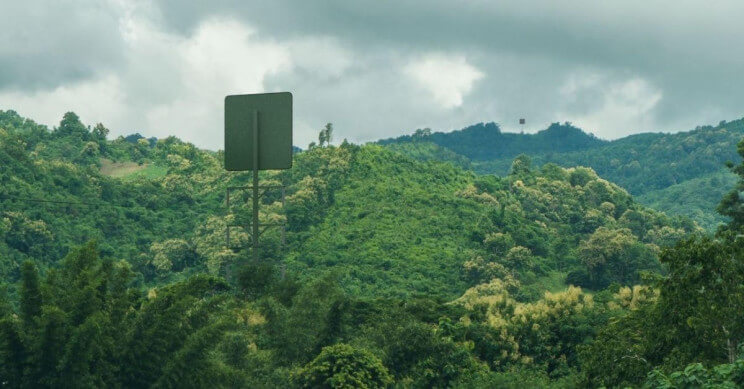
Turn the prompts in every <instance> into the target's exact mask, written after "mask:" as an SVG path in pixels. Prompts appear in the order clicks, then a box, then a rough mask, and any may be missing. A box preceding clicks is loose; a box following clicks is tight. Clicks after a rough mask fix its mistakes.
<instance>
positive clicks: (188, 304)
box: [0, 111, 744, 388]
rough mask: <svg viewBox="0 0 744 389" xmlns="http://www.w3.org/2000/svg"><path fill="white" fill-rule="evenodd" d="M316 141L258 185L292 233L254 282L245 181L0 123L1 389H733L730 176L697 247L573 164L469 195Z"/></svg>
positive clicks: (169, 144)
mask: <svg viewBox="0 0 744 389" xmlns="http://www.w3.org/2000/svg"><path fill="white" fill-rule="evenodd" d="M487 127H488V126H483V128H484V131H486V130H487V131H492V130H493V129H491V128H487ZM327 128H330V127H327ZM551 128H553V127H551ZM556 128H559V129H558V130H555V129H554V128H553V130H549V131H561V132H560V133H561V134H564V133H565V134H569V135H570V136H571V137H577V138H578V139H584V140H583V141H581V142H579V143H577V144H575V145H573V146H572V145H571V142H566V144H565V147H564V146H561V147H564V148H563V149H562V152H565V153H566V154H565V155H571V154H570V153H573V152H576V153H578V152H577V151H576V150H584V151H582V152H587V150H590V151H591V150H599V148H604V147H609V146H608V143H609V145H610V146H611V145H613V144H614V143H615V142H604V141H601V140H598V139H596V138H593V137H591V136H588V137H583V136H582V135H581V134H579V132H580V131H579V132H576V131H574V130H572V129H570V128H568V127H567V126H558V127H556ZM737 128H738V127H737ZM705 130H706V131H708V130H709V129H705ZM324 131H325V132H324ZM324 131H321V134H320V142H319V144H317V145H312V146H311V147H309V148H308V149H307V150H304V151H299V152H297V153H296V154H295V160H294V167H293V168H292V169H290V170H286V171H281V172H265V174H264V173H262V177H261V179H262V181H263V182H264V183H272V184H277V185H278V184H282V185H284V186H285V187H286V203H285V205H284V206H282V202H281V195H280V193H274V192H267V193H266V194H265V195H264V196H263V197H262V200H261V201H262V214H261V219H262V220H264V221H266V222H276V223H280V222H281V223H285V225H286V232H285V234H282V233H281V231H280V230H278V229H273V230H269V231H267V232H266V234H265V235H263V236H262V246H261V247H260V252H261V257H262V259H261V260H260V261H259V262H253V261H252V260H251V259H250V258H251V256H250V255H249V254H250V251H249V250H248V249H247V248H246V246H247V240H248V239H247V234H246V233H245V232H244V231H242V230H241V228H240V227H237V228H236V227H232V228H231V245H230V246H228V245H227V242H226V238H225V232H226V228H228V227H227V226H228V225H245V223H246V220H247V218H248V217H249V215H250V214H249V210H248V208H247V203H248V201H247V200H248V198H247V197H246V196H247V195H248V194H247V193H240V192H235V193H234V194H233V195H234V198H235V200H232V201H233V206H232V207H231V208H230V209H229V210H228V209H227V207H226V205H225V191H226V189H227V188H228V187H237V186H242V185H245V184H246V183H248V182H249V175H247V174H244V173H235V172H227V171H225V170H224V168H223V154H222V152H211V151H205V150H200V149H198V148H196V147H195V146H194V145H192V144H189V143H185V142H182V141H180V140H179V139H177V138H175V137H169V138H165V139H146V138H143V137H141V136H136V135H135V136H129V137H119V138H117V139H113V140H109V139H107V136H108V130H107V129H106V128H105V127H104V126H103V125H102V124H97V125H95V126H93V127H89V126H86V125H84V124H83V123H82V122H81V120H80V118H78V117H77V115H75V114H74V113H71V112H70V113H67V114H65V115H64V117H63V118H62V120H61V122H60V123H59V125H58V126H56V127H54V128H53V129H51V130H50V129H48V128H46V127H45V126H41V125H38V124H36V123H34V122H33V121H31V120H29V119H25V118H23V117H21V116H19V115H18V114H17V113H15V112H13V111H4V112H3V111H0V166H2V170H0V182H2V186H0V277H1V278H0V280H2V281H3V285H2V287H0V382H2V384H3V386H7V387H205V386H209V387H307V388H315V387H334V388H342V387H370V388H374V387H392V386H395V387H422V388H423V387H426V388H429V387H464V388H472V387H484V388H488V387H525V386H526V387H599V386H607V387H624V386H644V385H645V386H649V387H696V386H704V385H709V386H714V385H718V386H720V387H736V386H740V385H744V354H742V351H744V350H743V349H742V345H743V344H744V323H742V322H741V320H739V319H740V316H741V315H740V312H742V310H744V289H742V285H744V262H743V261H742V249H744V246H742V242H743V241H742V239H740V236H741V233H742V232H744V231H743V229H744V211H743V210H744V204H742V201H744V199H742V198H740V196H739V193H740V191H741V190H744V164H740V165H737V166H734V167H733V169H732V170H733V172H734V174H736V175H737V177H738V179H737V180H736V181H735V182H733V183H732V181H731V180H727V179H726V178H725V177H723V178H721V180H722V181H723V182H721V185H728V186H729V188H728V190H727V191H726V192H725V194H724V195H723V197H722V199H720V200H721V201H720V205H719V206H718V210H719V211H720V213H721V215H723V216H725V217H727V218H729V219H728V220H730V222H728V223H727V224H726V225H725V226H722V227H721V228H720V229H719V230H718V232H717V233H716V235H715V236H711V235H709V233H706V232H705V231H704V230H703V229H702V228H700V227H699V226H698V225H697V224H696V223H694V222H693V221H691V220H690V219H688V218H681V217H670V216H667V215H665V214H664V213H661V212H658V211H655V210H652V209H650V208H647V207H646V206H644V205H641V204H639V203H637V202H636V201H635V200H634V198H633V196H631V194H629V193H628V192H627V191H626V190H625V189H623V188H622V186H618V185H615V184H614V183H612V182H610V181H607V180H606V179H605V178H607V175H606V174H604V175H603V174H599V175H598V174H597V173H596V172H595V170H594V169H592V168H591V167H582V166H580V165H582V164H581V163H577V164H575V165H573V166H559V165H558V164H555V163H550V161H549V160H544V159H541V157H540V156H536V157H533V158H530V157H528V156H526V155H512V156H510V157H509V158H510V162H509V167H508V172H506V173H505V174H503V175H499V176H496V175H483V174H476V173H475V172H473V171H471V170H469V169H470V168H473V167H474V166H476V167H477V166H478V163H480V161H478V160H477V159H476V158H472V156H467V155H464V154H462V153H461V152H460V151H461V150H460V151H458V150H457V149H455V148H451V147H448V146H446V145H444V146H442V145H440V144H438V143H437V142H433V143H432V142H425V141H420V140H418V139H416V140H414V141H411V142H393V143H396V144H391V145H387V146H381V145H376V144H368V145H362V146H360V145H354V144H350V143H348V142H346V141H344V142H342V143H340V144H339V145H330V144H329V143H330V142H329V140H330V138H331V137H330V134H329V133H328V130H327V129H326V130H324ZM546 131H548V130H546ZM700 131H703V130H700ZM716 131H719V132H723V133H724V134H722V135H721V134H719V135H720V136H721V137H722V138H721V139H724V138H725V139H728V138H727V137H728V136H729V135H727V134H728V133H729V132H726V131H725V130H723V129H719V130H716ZM730 132H733V130H731V131H730ZM553 134H555V132H554V133H553ZM582 134H583V133H582ZM704 134H705V133H704V132H701V134H699V135H700V137H701V139H702V138H705V136H706V135H704ZM548 135H550V133H549V134H548ZM548 135H544V134H543V135H540V137H542V138H540V137H537V136H536V137H535V139H537V141H540V139H543V138H546V139H548V138H550V136H548ZM688 135H689V134H688ZM415 136H416V137H417V138H426V137H429V136H431V137H433V136H434V134H428V133H427V132H425V131H422V132H420V133H418V134H415ZM690 136H691V135H690ZM740 138H741V137H740ZM680 139H685V138H680ZM725 142H728V140H726V141H724V140H720V141H718V142H717V143H715V144H718V143H721V145H720V147H724V145H723V143H725ZM414 143H417V144H414ZM419 143H421V144H423V143H426V144H427V145H426V146H424V147H420V145H419ZM652 144H654V143H652ZM670 147H671V146H670ZM675 147H676V146H675ZM518 151H519V152H520V153H521V152H522V151H524V150H518ZM597 152H598V153H599V151H597ZM641 152H642V151H640V150H639V153H641ZM416 153H418V154H416ZM618 153H620V151H618ZM739 153H740V155H741V156H742V157H744V143H743V144H742V146H741V147H740V148H739ZM691 154H695V153H691ZM460 155H464V157H461V156H460ZM695 155H699V156H702V155H705V154H704V153H702V152H701V153H700V154H695ZM718 157H719V156H718V155H716V158H718ZM566 158H568V157H566ZM623 158H626V157H623ZM627 158H631V157H627ZM636 158H640V157H636ZM690 158H691V159H690V161H689V163H690V164H693V163H694V160H693V159H694V158H693V157H690ZM730 159H731V160H735V159H734V157H732V158H730ZM443 160H444V161H443ZM624 160H625V159H623V161H624ZM738 160H741V157H738ZM448 161H454V162H455V163H451V162H448ZM565 161H570V160H569V159H566V160H565ZM565 161H561V160H556V162H561V163H564V162H565ZM708 162H710V161H706V162H705V163H706V164H707V163H708ZM680 163H683V159H680ZM685 163H688V162H685ZM712 163H715V161H713V162H712ZM723 167H724V166H723V162H721V163H719V164H718V165H717V166H716V168H715V170H712V172H713V173H716V174H719V175H722V173H720V171H721V169H722V168H723ZM706 169H707V168H706ZM476 170H477V168H476ZM597 170H599V169H597ZM674 174H676V173H674ZM695 177H697V176H695ZM649 179H652V176H649ZM628 182H632V181H628ZM701 185H702V184H701ZM630 186H632V185H630ZM731 186H733V188H731ZM648 188H649V190H648V193H652V192H651V189H650V188H654V189H659V187H657V186H655V185H652V184H649V185H648ZM654 201H662V200H658V199H656V200H654ZM283 235H284V236H283ZM282 242H283V243H282Z"/></svg>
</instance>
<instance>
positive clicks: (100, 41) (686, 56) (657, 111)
mask: <svg viewBox="0 0 744 389" xmlns="http://www.w3.org/2000/svg"><path fill="white" fill-rule="evenodd" d="M0 14H3V15H11V17H9V18H7V19H6V20H5V21H4V23H5V25H4V28H3V31H2V32H1V33H0V109H15V110H17V111H19V112H20V113H21V114H23V115H26V116H29V117H31V118H34V119H36V120H37V121H40V122H42V123H45V124H49V125H54V124H55V123H57V122H58V121H59V118H61V116H62V114H63V113H64V112H65V111H67V110H74V111H76V112H77V113H78V114H80V115H81V117H82V118H83V120H84V121H86V122H88V123H95V122H99V121H100V122H103V123H104V124H105V125H107V126H108V127H110V128H111V129H112V133H113V134H115V135H119V134H127V133H132V132H140V133H142V134H143V135H146V136H158V137H162V136H167V135H170V134H175V135H177V136H179V137H182V138H184V139H186V140H189V141H192V142H194V143H196V144H198V145H199V146H202V147H206V148H211V149H218V148H222V142H223V140H222V101H223V100H222V99H223V97H224V96H225V95H227V94H234V93H258V92H264V91H280V90H289V91H292V92H293V93H294V95H295V128H296V130H295V132H296V133H295V139H296V142H297V144H298V145H299V146H305V145H306V144H307V143H308V142H310V141H311V140H313V139H314V138H315V137H316V135H317V130H318V129H319V128H321V127H322V126H323V125H324V124H325V123H326V122H333V123H334V124H335V128H336V134H337V136H336V137H337V138H338V139H342V138H348V139H349V140H351V141H356V142H362V141H368V140H375V139H378V138H382V137H389V136H395V135H398V134H402V133H408V132H411V131H412V130H414V129H416V128H421V127H431V128H433V129H436V130H451V129H456V128H459V127H462V126H465V125H468V124H471V123H474V122H480V121H496V122H499V123H501V124H502V126H503V127H504V128H505V129H506V130H517V124H516V123H517V120H518V118H520V117H525V118H527V123H528V125H527V129H528V130H529V131H536V130H539V129H541V128H544V127H546V126H547V124H549V123H550V122H554V121H571V122H573V123H574V124H577V125H579V126H582V127H584V128H585V129H586V130H587V131H590V132H594V133H595V134H597V135H598V136H600V137H604V138H616V137H620V136H624V135H627V134H630V133H635V132H641V131H676V130H685V129H689V128H692V127H694V126H695V125H697V124H705V123H717V122H718V121H719V120H722V119H733V118H738V117H741V116H742V115H743V114H744V107H743V106H742V105H741V103H740V102H741V101H744V78H743V77H741V74H740V73H741V71H742V69H744V52H742V51H741V50H738V49H737V46H738V43H739V42H742V41H744V29H742V28H740V17H741V15H744V3H742V2H739V1H718V2H715V3H710V4H707V5H705V6H702V5H700V3H698V2H692V1H687V0H682V1H675V2H674V3H673V4H663V3H662V2H651V3H649V2H641V1H635V0H632V1H626V2H617V3H608V2H596V1H589V0H579V1H568V2H552V1H547V0H546V1H534V2H531V3H530V4H529V6H528V5H526V4H525V3H524V2H511V1H508V2H498V4H496V3H495V2H487V1H485V0H473V1H469V2H448V1H443V0H432V1H427V2H423V1H411V0H401V1H398V2H380V1H371V0H370V1H359V2H348V1H343V0H327V1H323V2H298V1H289V0H255V1H251V2H244V1H238V0H216V1H213V2H197V1H181V0H179V1H175V0H160V1H155V2H151V1H138V0H133V1H126V0H107V1H94V0H79V1H51V0H48V1H42V0H31V1H26V2H23V3H20V2H3V3H2V4H0Z"/></svg>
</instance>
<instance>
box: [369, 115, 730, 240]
mask: <svg viewBox="0 0 744 389" xmlns="http://www.w3.org/2000/svg"><path fill="white" fill-rule="evenodd" d="M418 134H419V136H404V137H399V138H396V139H388V140H384V141H381V143H383V144H386V145H388V146H389V147H394V148H396V149H397V150H399V151H401V152H403V153H405V154H406V155H410V156H412V157H414V158H421V159H437V158H438V159H439V160H449V161H457V160H462V159H468V160H470V166H471V168H472V169H473V170H474V171H475V172H477V173H479V174H497V175H500V176H503V175H506V174H508V173H509V169H510V167H511V162H512V159H513V158H514V157H515V156H516V155H517V154H520V153H521V154H526V155H529V156H530V157H531V158H532V160H533V164H535V165H538V166H539V165H542V164H545V163H549V162H552V163H556V164H558V165H560V166H564V167H572V166H587V167H591V168H592V169H594V170H595V171H596V172H597V174H599V176H600V177H602V178H605V179H607V180H609V181H611V182H614V183H617V184H618V185H619V186H621V187H623V188H625V189H627V190H628V191H629V192H630V193H631V194H632V195H634V196H640V197H639V201H641V202H644V203H645V204H647V205H659V206H660V208H656V209H658V210H661V211H667V210H670V211H672V212H671V214H675V215H684V216H687V217H690V218H692V219H693V220H695V221H697V222H698V223H699V224H700V225H703V226H705V227H706V228H713V227H714V226H715V225H717V224H718V222H719V221H721V219H720V217H718V216H717V215H716V212H715V204H716V203H717V201H718V200H717V199H720V195H721V193H723V192H724V191H726V190H727V189H728V188H730V185H731V180H712V181H707V182H709V183H710V184H711V185H701V184H699V182H698V181H693V182H691V183H686V181H688V180H695V179H704V177H709V176H711V175H715V174H716V173H717V172H719V171H720V170H721V169H722V168H723V167H724V165H725V164H726V162H728V161H734V160H736V159H737V154H736V144H737V143H738V142H739V140H740V139H741V138H742V137H744V119H741V120H735V121H732V122H725V121H724V122H721V123H720V124H719V125H718V126H716V127H712V126H703V127H699V128H697V129H695V130H693V131H688V132H679V133H674V134H662V133H648V134H637V135H631V136H628V137H625V138H621V139H617V140H613V141H609V142H608V141H601V140H598V139H596V138H593V137H592V136H591V135H587V134H585V133H583V132H582V131H581V130H579V129H577V128H575V127H572V126H570V125H568V124H564V125H558V124H557V123H556V124H553V125H551V126H550V127H549V128H548V129H546V130H543V131H540V132H538V133H537V134H508V133H502V132H500V131H499V129H498V126H497V125H495V124H493V123H490V124H488V125H483V124H479V125H475V126H472V127H468V128H465V129H463V130H460V131H453V132H450V133H446V134H444V133H433V134H430V133H426V134H423V133H422V132H421V131H419V132H418ZM478 137H480V142H478V141H477V139H478ZM429 143H433V144H435V145H437V146H439V147H440V148H444V149H447V150H449V152H446V151H438V152H436V153H434V152H431V151H429V150H430V149H431V148H432V146H430V145H428V144H429ZM402 144H406V145H407V146H401V145H402ZM572 144H573V146H571V145H572ZM450 153H455V154H456V155H455V156H452V155H451V154H450ZM675 185H681V186H677V187H675V188H676V189H671V190H670V191H665V190H664V189H667V188H670V187H673V186H675ZM684 188H687V189H690V190H695V191H702V192H695V193H688V194H686V195H685V196H684V197H686V198H688V199H689V198H691V197H700V198H704V199H708V201H703V202H700V201H696V202H690V201H686V202H685V203H684V204H689V207H686V206H681V205H677V206H675V207H670V206H663V204H664V203H666V204H672V203H675V202H676V201H677V198H678V197H679V194H680V193H681V192H680V190H682V189H684ZM651 192H653V194H651ZM647 193H649V195H648V196H645V195H646V194H647ZM645 199H648V201H646V200H645Z"/></svg>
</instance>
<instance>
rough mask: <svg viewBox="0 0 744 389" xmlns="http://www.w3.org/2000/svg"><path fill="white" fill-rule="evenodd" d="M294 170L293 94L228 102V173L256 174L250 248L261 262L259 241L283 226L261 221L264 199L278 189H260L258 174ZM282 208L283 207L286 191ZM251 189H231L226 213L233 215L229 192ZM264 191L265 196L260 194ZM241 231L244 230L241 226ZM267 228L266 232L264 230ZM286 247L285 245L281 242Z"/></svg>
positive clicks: (239, 97)
mask: <svg viewBox="0 0 744 389" xmlns="http://www.w3.org/2000/svg"><path fill="white" fill-rule="evenodd" d="M290 167H292V94H291V93H289V92H282V93H262V94H252V95H233V96H227V97H226V98H225V169H226V170H229V171H246V170H251V171H252V172H253V180H252V183H253V185H251V186H250V189H251V192H252V196H251V197H252V203H253V217H252V222H251V228H250V230H251V232H250V235H251V247H252V251H253V259H254V260H256V261H257V260H258V259H259V252H258V248H259V237H260V235H261V234H262V233H263V232H264V231H265V230H266V228H269V227H273V226H282V241H284V225H283V224H282V223H267V224H260V223H259V220H258V214H259V207H260V202H259V200H260V199H261V196H262V195H263V194H264V193H265V191H266V190H268V189H273V188H277V186H260V185H259V179H258V171H259V170H269V169H289V168H290ZM280 188H282V205H284V188H283V187H281V186H280ZM234 189H240V190H244V189H249V187H228V188H227V193H226V204H227V210H228V212H230V190H234ZM261 189H263V190H264V193H261ZM230 227H235V225H228V226H227V228H226V240H227V246H228V247H230ZM241 227H242V226H241ZM261 227H264V230H263V231H262V230H261ZM282 243H283V242H282Z"/></svg>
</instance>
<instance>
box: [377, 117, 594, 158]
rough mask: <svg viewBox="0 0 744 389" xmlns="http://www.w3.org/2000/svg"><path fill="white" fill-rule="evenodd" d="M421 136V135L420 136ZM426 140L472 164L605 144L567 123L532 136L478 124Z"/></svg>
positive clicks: (393, 140) (406, 137)
mask: <svg viewBox="0 0 744 389" xmlns="http://www.w3.org/2000/svg"><path fill="white" fill-rule="evenodd" d="M419 134H421V133H419ZM415 137H416V134H414V135H404V136H400V137H397V138H390V139H384V140H381V141H379V143H380V144H391V143H400V142H406V141H412V140H414V139H415ZM426 140H428V141H430V142H433V143H435V144H437V145H439V146H442V147H447V148H449V149H450V150H452V151H454V152H455V153H457V154H461V155H463V156H465V157H467V158H469V159H471V160H474V161H487V160H492V159H496V158H513V157H516V156H517V155H519V154H523V153H549V152H569V151H578V150H586V149H590V148H595V147H599V146H603V145H605V144H607V143H609V142H608V141H605V140H602V139H599V138H597V137H595V136H594V135H592V134H587V133H585V132H584V131H582V130H581V129H579V128H577V127H574V126H572V125H571V124H570V123H563V124H560V123H553V124H551V125H550V127H548V128H547V129H545V130H542V131H539V132H537V133H535V134H517V133H510V132H501V129H500V128H499V126H498V124H496V123H494V122H489V123H478V124H475V125H472V126H469V127H466V128H463V129H462V130H458V131H452V132H435V133H432V134H430V135H427V136H426Z"/></svg>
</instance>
